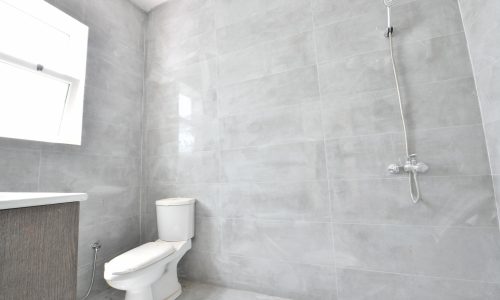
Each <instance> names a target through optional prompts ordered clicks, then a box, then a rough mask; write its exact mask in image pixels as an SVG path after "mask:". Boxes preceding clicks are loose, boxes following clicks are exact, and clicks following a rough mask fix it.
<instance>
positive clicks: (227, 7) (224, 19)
mask: <svg viewBox="0 0 500 300" xmlns="http://www.w3.org/2000/svg"><path fill="white" fill-rule="evenodd" d="M307 3H308V0H274V1H267V0H215V12H216V26H217V28H221V27H224V26H228V25H231V24H235V23H239V22H241V21H242V20H246V19H248V18H251V17H255V16H256V15H259V14H263V13H268V14H270V13H273V12H276V13H284V12H287V11H292V10H294V9H296V8H300V7H306V6H307Z"/></svg>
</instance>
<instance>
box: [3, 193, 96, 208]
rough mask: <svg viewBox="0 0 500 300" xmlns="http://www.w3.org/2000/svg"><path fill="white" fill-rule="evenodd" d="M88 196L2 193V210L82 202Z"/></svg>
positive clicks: (78, 194) (76, 194)
mask: <svg viewBox="0 0 500 300" xmlns="http://www.w3.org/2000/svg"><path fill="white" fill-rule="evenodd" d="M87 198H88V195H87V194H85V193H0V210H2V209H12V208H20V207H30V206H40V205H50V204H57V203H68V202H80V201H85V200H87Z"/></svg>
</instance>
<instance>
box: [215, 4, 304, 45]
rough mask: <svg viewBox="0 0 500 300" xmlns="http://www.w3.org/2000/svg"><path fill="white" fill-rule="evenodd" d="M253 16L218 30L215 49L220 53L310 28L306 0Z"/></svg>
mask: <svg viewBox="0 0 500 300" xmlns="http://www.w3.org/2000/svg"><path fill="white" fill-rule="evenodd" d="M291 2H292V5H287V6H284V7H282V8H278V9H275V10H270V11H268V12H264V13H261V14H256V15H253V16H251V17H249V18H246V19H244V20H242V21H240V22H238V23H235V24H232V25H228V26H226V27H223V28H219V29H217V49H218V53H220V54H223V53H227V52H231V51H235V50H239V49H243V48H247V47H249V46H252V45H255V44H259V43H263V42H268V41H271V40H274V39H277V38H282V37H286V36H292V35H295V34H298V33H301V32H305V31H308V30H312V20H311V10H310V4H309V1H299V3H296V2H297V1H296V0H294V1H291Z"/></svg>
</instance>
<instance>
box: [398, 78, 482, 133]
mask: <svg viewBox="0 0 500 300" xmlns="http://www.w3.org/2000/svg"><path fill="white" fill-rule="evenodd" d="M401 97H402V99H403V106H404V110H405V117H406V122H407V126H408V128H409V129H430V128H439V127H450V126H461V125H473V124H481V112H480V110H479V105H478V100H477V94H476V87H475V84H474V79H473V78H465V79H458V80H450V81H440V82H436V83H430V84H423V85H416V86H408V87H405V88H403V89H402V90H401ZM396 101H397V100H396ZM457 107H459V108H460V109H457Z"/></svg>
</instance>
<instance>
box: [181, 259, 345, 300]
mask: <svg viewBox="0 0 500 300" xmlns="http://www.w3.org/2000/svg"><path fill="white" fill-rule="evenodd" d="M181 270H182V273H181V274H182V275H183V276H184V277H186V276H187V277H188V278H190V279H192V280H200V281H203V282H209V283H214V284H219V285H224V286H228V285H230V286H232V287H233V288H238V289H245V290H256V291H259V292H260V293H264V294H268V295H272V296H278V297H286V298H291V299H311V300H335V299H337V298H336V284H335V281H336V279H335V270H334V268H333V267H332V266H326V265H305V264H297V263H286V262H280V261H276V260H270V259H267V258H256V259H254V258H244V257H237V256H221V255H210V254H208V253H199V252H195V251H190V252H188V253H187V255H186V257H185V258H184V259H183V261H181ZM213 270H216V271H215V272H213Z"/></svg>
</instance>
